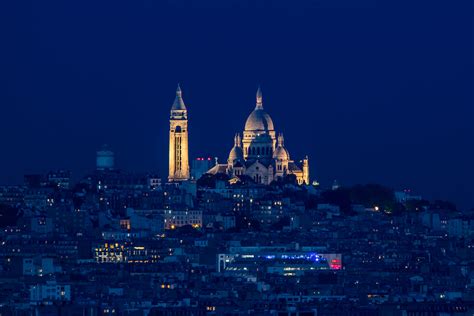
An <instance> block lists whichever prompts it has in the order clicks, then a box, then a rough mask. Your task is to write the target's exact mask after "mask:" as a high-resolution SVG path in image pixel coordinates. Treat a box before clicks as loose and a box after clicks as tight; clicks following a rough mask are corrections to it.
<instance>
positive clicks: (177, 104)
mask: <svg viewBox="0 0 474 316" xmlns="http://www.w3.org/2000/svg"><path fill="white" fill-rule="evenodd" d="M171 110H186V105H184V101H183V92H182V91H181V86H180V85H179V83H178V87H177V88H176V98H175V99H174V102H173V106H172V107H171Z"/></svg>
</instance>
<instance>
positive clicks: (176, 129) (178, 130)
mask: <svg viewBox="0 0 474 316" xmlns="http://www.w3.org/2000/svg"><path fill="white" fill-rule="evenodd" d="M174 131H175V132H176V133H181V126H179V125H178V126H176V127H175V129H174Z"/></svg>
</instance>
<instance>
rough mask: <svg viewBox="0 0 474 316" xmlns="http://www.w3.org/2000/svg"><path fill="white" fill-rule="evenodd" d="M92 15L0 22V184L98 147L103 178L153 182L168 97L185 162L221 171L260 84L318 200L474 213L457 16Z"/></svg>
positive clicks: (153, 8) (147, 8)
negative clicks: (376, 192) (216, 162)
mask: <svg viewBox="0 0 474 316" xmlns="http://www.w3.org/2000/svg"><path fill="white" fill-rule="evenodd" d="M95 5H97V6H98V7H97V10H96V11H87V10H86V9H84V8H82V7H73V6H72V5H66V4H63V5H58V6H56V5H55V4H53V3H51V4H48V5H44V6H38V7H37V6H35V5H33V4H32V7H33V8H34V12H35V14H34V15H29V14H27V15H22V14H19V15H17V16H16V20H15V21H12V18H11V17H12V16H13V15H9V16H3V17H4V19H2V20H3V22H4V23H8V25H9V27H7V28H5V29H9V30H11V31H10V32H9V33H8V34H5V36H4V38H5V47H7V48H8V49H6V50H3V51H2V53H0V54H2V57H3V58H2V61H1V65H2V70H3V71H2V72H1V74H0V80H1V82H2V83H3V84H2V86H1V88H0V103H1V104H2V107H1V110H0V117H1V118H2V124H0V126H1V127H0V135H2V138H1V140H2V142H3V144H4V150H3V154H2V155H1V157H0V183H3V184H8V183H20V182H21V181H22V175H23V174H24V173H34V172H39V171H43V170H49V169H53V168H57V167H61V168H66V169H71V170H72V171H73V176H74V177H75V178H79V177H80V176H81V175H82V174H84V173H85V172H87V171H88V170H90V169H92V168H93V166H94V153H95V151H96V150H98V149H99V148H100V146H101V145H102V144H104V143H107V144H110V145H111V147H112V148H113V150H114V152H115V153H116V155H117V166H119V167H121V168H123V169H126V170H138V171H146V170H153V171H159V172H160V174H161V175H162V176H163V178H165V177H166V170H167V159H166V153H167V148H168V144H167V139H168V136H167V133H168V131H167V130H168V129H167V116H168V110H169V106H170V104H171V102H172V101H173V91H174V90H175V87H176V84H177V82H181V84H182V86H183V88H184V89H185V91H186V98H187V100H188V101H187V102H188V103H189V115H190V117H191V118H192V123H191V125H190V130H192V131H193V134H192V136H191V137H190V141H191V143H190V157H199V156H204V155H205V156H208V155H212V156H217V157H220V161H221V162H222V161H224V160H225V159H226V157H227V154H228V150H229V149H230V148H231V146H232V143H231V142H229V139H230V140H232V137H233V136H234V133H235V131H239V130H242V122H243V120H244V119H245V117H246V116H247V114H248V112H249V111H250V110H251V109H252V108H253V99H254V92H255V89H256V87H257V86H258V85H259V84H261V85H262V87H263V88H264V90H265V97H266V107H267V109H268V110H269V111H270V112H271V113H272V117H273V119H274V120H275V124H277V125H278V126H281V128H282V130H285V139H286V140H287V142H290V143H295V142H297V141H298V142H299V141H301V143H307V144H310V146H308V149H309V151H305V148H301V147H300V146H295V148H292V149H291V150H292V153H294V155H295V157H304V155H305V154H308V155H309V156H310V157H313V159H312V160H311V161H310V165H311V170H312V174H313V175H314V177H315V178H316V179H318V180H319V182H321V184H323V185H330V184H331V183H332V181H333V180H335V179H337V180H338V181H339V182H340V183H342V184H348V185H351V184H356V183H382V184H385V185H388V186H390V187H393V188H396V189H400V188H405V187H408V188H412V189H413V190H414V191H416V192H420V193H421V194H423V195H424V196H427V197H429V198H432V199H443V200H452V201H454V202H456V203H457V204H458V205H459V206H460V207H462V208H470V207H472V205H474V201H473V195H472V192H473V182H472V181H471V179H472V177H473V176H474V175H473V174H472V173H473V172H474V171H473V170H472V169H473V168H471V161H472V159H473V151H472V150H471V149H470V148H471V147H470V146H469V144H470V143H472V135H474V131H473V124H471V123H472V117H473V113H472V111H473V110H472V76H471V75H470V73H471V70H472V58H471V55H472V54H471V52H472V48H471V46H470V44H469V43H470V41H466V38H468V37H469V29H470V27H471V26H470V24H469V19H468V17H467V15H464V13H463V12H461V11H462V10H461V8H459V7H456V6H453V7H450V8H444V7H443V8H442V7H440V6H438V5H437V4H432V5H431V6H430V7H429V9H428V10H425V11H424V12H425V13H424V14H423V16H420V15H419V14H418V13H417V12H418V11H417V10H416V9H417V7H416V6H415V7H413V10H411V11H406V10H403V8H401V7H399V8H390V9H391V11H390V12H389V10H386V9H389V7H388V6H387V7H385V6H383V5H382V6H381V5H377V6H375V7H374V6H373V5H372V4H371V3H370V2H369V1H366V2H364V5H360V7H359V8H358V9H357V13H358V14H356V15H354V14H352V13H351V12H350V11H344V10H342V11H341V10H336V9H334V8H332V7H331V6H330V5H329V7H325V5H323V8H322V10H320V11H318V10H317V9H314V8H311V9H308V10H306V11H299V10H298V8H296V11H294V10H293V11H291V10H290V11H286V10H279V9H277V8H272V7H265V6H264V7H263V8H257V9H256V10H255V11H250V10H245V9H241V10H237V11H228V10H227V11H221V12H219V11H218V9H210V10H203V11H200V12H198V13H196V12H194V11H192V10H191V9H189V8H187V7H186V4H183V6H179V5H176V6H173V4H171V5H168V6H166V5H164V6H158V5H155V4H153V3H151V4H146V5H141V4H133V5H128V6H127V5H123V4H116V6H114V7H110V6H109V5H107V4H95ZM3 6H6V8H5V9H10V10H2V12H9V11H10V12H11V11H12V10H13V12H21V8H20V7H19V6H18V5H16V4H12V3H11V4H3ZM420 8H421V5H420V7H418V9H420ZM104 11H105V12H108V15H107V16H106V17H102V16H101V12H104ZM129 13H130V14H129ZM216 13H219V14H216ZM124 16H126V17H127V18H126V19H122V17H124ZM84 17H87V19H86V20H88V21H89V23H88V24H82V23H83V21H85V20H83V18H84ZM440 17H442V19H440ZM242 19H245V20H246V23H245V24H242V23H241V22H242ZM183 20H186V21H187V22H186V23H174V21H183ZM401 20H403V21H404V23H403V24H400V23H399V21H401ZM58 23H59V24H61V28H58V27H56V25H57V24H58ZM216 23H218V24H219V25H220V27H219V28H215V27H214V25H215V24H216ZM79 25H82V27H80V28H79V27H78V26H79ZM170 25H173V27H169V26H170ZM191 25H192V27H191ZM373 25H377V27H376V28H375V27H373ZM125 43H127V44H125ZM295 109H298V111H295ZM211 137H212V138H213V141H212V142H209V141H208V139H209V138H211ZM434 180H435V181H434Z"/></svg>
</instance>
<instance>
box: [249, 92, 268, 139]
mask: <svg viewBox="0 0 474 316" xmlns="http://www.w3.org/2000/svg"><path fill="white" fill-rule="evenodd" d="M262 99H263V98H262V91H261V90H260V88H258V91H257V105H256V106H255V109H254V110H253V111H252V113H250V115H249V117H248V118H247V121H246V122H245V131H247V132H250V131H274V130H275V128H274V127H273V121H272V118H271V117H270V115H268V113H267V112H265V110H264V109H263V102H262V101H263V100H262Z"/></svg>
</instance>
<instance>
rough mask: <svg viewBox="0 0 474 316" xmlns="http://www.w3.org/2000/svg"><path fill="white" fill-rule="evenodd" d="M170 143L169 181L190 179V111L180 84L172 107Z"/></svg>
mask: <svg viewBox="0 0 474 316" xmlns="http://www.w3.org/2000/svg"><path fill="white" fill-rule="evenodd" d="M169 144H170V148H169V168H168V171H169V172H168V181H170V182H171V181H186V180H189V155H188V111H187V109H186V106H185V105H184V101H183V97H182V92H181V88H180V86H179V85H178V88H177V89H176V98H175V99H174V103H173V106H172V107H171V113H170V143H169Z"/></svg>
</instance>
